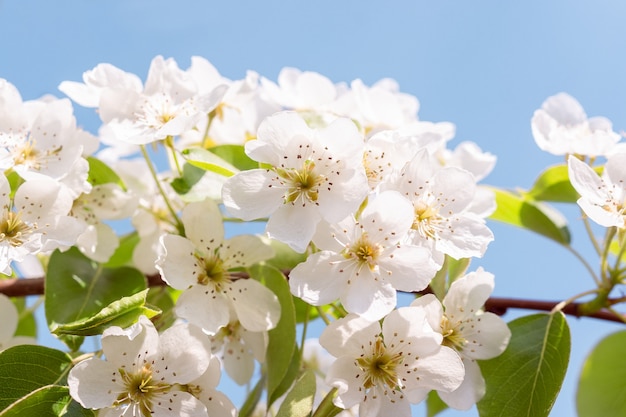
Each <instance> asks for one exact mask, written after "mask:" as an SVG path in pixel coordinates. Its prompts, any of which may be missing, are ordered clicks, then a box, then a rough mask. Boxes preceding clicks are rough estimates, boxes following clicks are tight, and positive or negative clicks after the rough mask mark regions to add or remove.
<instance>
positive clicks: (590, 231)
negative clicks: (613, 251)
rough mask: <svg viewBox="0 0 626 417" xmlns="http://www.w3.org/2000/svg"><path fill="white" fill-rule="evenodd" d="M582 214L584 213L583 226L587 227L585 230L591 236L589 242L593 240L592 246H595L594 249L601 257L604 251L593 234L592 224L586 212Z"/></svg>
mask: <svg viewBox="0 0 626 417" xmlns="http://www.w3.org/2000/svg"><path fill="white" fill-rule="evenodd" d="M581 212H582V219H583V224H584V225H585V230H586V231H587V234H588V235H589V240H591V244H592V245H593V248H594V249H595V250H596V253H597V254H598V256H599V255H600V254H601V253H602V249H601V248H600V245H599V244H598V241H597V240H596V237H595V236H594V234H593V230H592V229H591V224H590V223H589V218H588V217H587V215H586V214H585V212H583V211H582V210H581Z"/></svg>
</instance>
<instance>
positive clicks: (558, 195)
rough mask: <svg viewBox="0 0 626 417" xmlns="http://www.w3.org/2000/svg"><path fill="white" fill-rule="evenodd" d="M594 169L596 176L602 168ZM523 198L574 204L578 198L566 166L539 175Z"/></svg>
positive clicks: (549, 169) (556, 167) (552, 167)
mask: <svg viewBox="0 0 626 417" xmlns="http://www.w3.org/2000/svg"><path fill="white" fill-rule="evenodd" d="M594 169H595V171H596V172H597V173H598V174H602V170H603V167H602V166H598V167H596V168H594ZM525 196H526V197H529V198H531V199H534V200H541V201H552V202H555V203H575V202H576V201H577V200H578V198H579V197H580V196H579V195H578V192H577V191H576V189H574V187H573V186H572V183H571V182H570V180H569V173H568V170H567V164H561V165H555V166H551V167H549V168H548V169H546V170H545V171H543V172H542V173H541V174H539V177H537V179H536V180H535V183H534V184H533V187H532V188H531V189H530V190H529V191H528V192H527V193H525Z"/></svg>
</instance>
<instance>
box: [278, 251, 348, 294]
mask: <svg viewBox="0 0 626 417" xmlns="http://www.w3.org/2000/svg"><path fill="white" fill-rule="evenodd" d="M342 263H346V262H345V260H344V259H343V257H342V256H341V255H337V254H334V253H333V252H328V251H322V252H317V253H314V254H312V255H310V256H309V257H308V258H307V260H306V261H305V262H302V263H300V264H298V265H297V266H296V267H295V268H294V269H292V270H291V272H290V274H289V286H290V287H291V293H292V294H293V295H295V296H296V297H300V298H302V299H303V300H304V301H305V302H307V303H309V304H312V305H315V306H320V305H324V304H328V303H331V302H333V301H335V300H336V299H337V298H339V295H340V294H341V293H342V292H343V291H344V288H345V286H346V280H347V279H349V278H350V275H351V271H347V270H343V269H342V268H341V264H342ZM342 270H343V271H344V272H340V271H342Z"/></svg>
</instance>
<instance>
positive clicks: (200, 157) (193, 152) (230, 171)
mask: <svg viewBox="0 0 626 417" xmlns="http://www.w3.org/2000/svg"><path fill="white" fill-rule="evenodd" d="M182 154H183V158H185V159H186V160H187V162H189V163H190V164H191V165H193V166H196V167H198V168H202V169H204V170H205V171H211V172H215V173H216V174H219V175H222V176H224V177H232V176H233V175H235V174H236V173H237V172H239V170H238V169H237V168H235V167H234V166H232V165H231V164H229V163H228V162H226V161H224V160H223V159H222V158H220V157H219V156H217V155H215V154H214V153H212V152H210V151H208V150H206V149H203V148H188V149H185V150H184V151H183V152H182Z"/></svg>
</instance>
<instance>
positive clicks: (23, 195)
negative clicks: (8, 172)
mask: <svg viewBox="0 0 626 417" xmlns="http://www.w3.org/2000/svg"><path fill="white" fill-rule="evenodd" d="M65 191H66V190H65V189H63V188H62V187H61V185H60V184H59V183H58V182H56V181H54V180H51V179H46V178H42V179H38V180H31V181H27V182H25V183H23V184H22V185H21V186H20V187H19V188H18V189H17V191H16V192H15V197H14V199H13V201H11V199H10V192H11V189H10V185H9V182H8V180H7V179H6V177H5V176H4V175H0V210H1V211H0V272H2V273H3V274H7V275H8V274H11V262H13V261H16V262H21V261H22V260H24V258H25V257H26V256H27V255H29V254H37V253H39V252H46V251H52V250H54V249H57V248H60V249H67V248H69V247H70V246H72V245H74V244H75V243H76V239H77V238H78V236H79V235H80V234H81V233H82V232H83V231H84V227H83V225H82V224H81V222H79V221H78V220H77V219H75V218H73V217H70V216H68V213H69V211H70V209H71V207H72V199H71V197H70V196H69V195H68V193H67V192H65Z"/></svg>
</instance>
